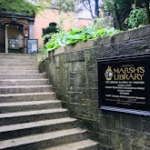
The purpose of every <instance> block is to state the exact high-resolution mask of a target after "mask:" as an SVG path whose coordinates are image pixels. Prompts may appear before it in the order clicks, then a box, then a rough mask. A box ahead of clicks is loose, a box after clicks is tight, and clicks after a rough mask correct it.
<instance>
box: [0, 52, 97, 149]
mask: <svg viewBox="0 0 150 150" xmlns="http://www.w3.org/2000/svg"><path fill="white" fill-rule="evenodd" d="M98 149H99V148H98V143H96V142H94V141H92V140H89V139H88V135H87V131H86V130H84V129H81V128H78V124H77V120H76V119H74V118H70V117H69V116H68V111H67V109H63V108H62V107H61V102H60V101H59V100H56V95H55V93H53V92H52V91H51V86H50V85H49V84H48V80H47V79H46V75H45V74H44V73H39V71H38V66H37V62H36V55H26V54H0V150H98Z"/></svg>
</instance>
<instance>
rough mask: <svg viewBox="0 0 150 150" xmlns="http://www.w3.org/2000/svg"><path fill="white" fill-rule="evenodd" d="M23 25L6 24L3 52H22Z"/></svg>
mask: <svg viewBox="0 0 150 150" xmlns="http://www.w3.org/2000/svg"><path fill="white" fill-rule="evenodd" d="M23 35H24V34H23V25H13V24H6V28H5V53H23V52H24V36H23Z"/></svg>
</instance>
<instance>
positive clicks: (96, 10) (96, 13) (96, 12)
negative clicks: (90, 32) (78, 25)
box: [95, 0, 99, 18]
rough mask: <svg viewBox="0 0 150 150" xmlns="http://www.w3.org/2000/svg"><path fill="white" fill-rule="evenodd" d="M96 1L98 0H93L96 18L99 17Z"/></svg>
mask: <svg viewBox="0 0 150 150" xmlns="http://www.w3.org/2000/svg"><path fill="white" fill-rule="evenodd" d="M98 3H99V0H95V15H96V17H97V18H99V10H98V8H99V7H98Z"/></svg>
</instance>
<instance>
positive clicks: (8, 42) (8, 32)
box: [0, 8, 91, 53]
mask: <svg viewBox="0 0 150 150" xmlns="http://www.w3.org/2000/svg"><path fill="white" fill-rule="evenodd" d="M43 14H44V15H43V16H41V15H36V16H28V15H23V14H20V13H13V14H12V13H11V12H6V11H4V12H1V13H0V53H28V48H27V41H28V39H38V47H39V46H41V45H42V43H43V42H42V39H41V38H42V28H46V27H48V26H49V23H50V22H56V23H59V10H58V9H53V10H52V9H50V8H49V9H47V10H45V11H44V12H43ZM65 16H67V14H63V17H65ZM73 20H74V22H75V23H76V26H78V27H80V28H82V27H84V26H86V25H88V23H89V22H91V20H90V19H86V18H82V19H80V18H79V17H75V18H73ZM67 29H71V25H70V22H69V20H67V19H66V20H65V21H64V30H67Z"/></svg>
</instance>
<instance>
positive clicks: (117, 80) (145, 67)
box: [98, 54, 150, 116]
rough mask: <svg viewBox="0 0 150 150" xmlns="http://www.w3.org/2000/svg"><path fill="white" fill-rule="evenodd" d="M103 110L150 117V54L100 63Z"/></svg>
mask: <svg viewBox="0 0 150 150" xmlns="http://www.w3.org/2000/svg"><path fill="white" fill-rule="evenodd" d="M98 81H99V83H98V84H99V104H100V109H103V110H111V111H119V112H125V113H133V114H139V115H146V116H150V90H149V89H150V54H143V55H132V56H122V57H113V58H103V59H98Z"/></svg>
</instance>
